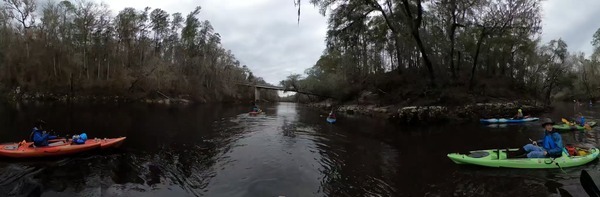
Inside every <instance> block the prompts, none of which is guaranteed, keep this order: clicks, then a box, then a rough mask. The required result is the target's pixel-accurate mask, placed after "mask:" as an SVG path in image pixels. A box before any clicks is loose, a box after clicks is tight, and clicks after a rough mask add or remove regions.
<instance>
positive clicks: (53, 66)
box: [52, 55, 57, 77]
mask: <svg viewBox="0 0 600 197" xmlns="http://www.w3.org/2000/svg"><path fill="white" fill-rule="evenodd" d="M52 68H53V70H54V77H56V76H57V74H56V55H55V56H53V57H52Z"/></svg>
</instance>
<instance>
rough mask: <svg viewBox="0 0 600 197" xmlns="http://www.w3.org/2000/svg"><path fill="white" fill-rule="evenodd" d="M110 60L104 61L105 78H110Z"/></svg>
mask: <svg viewBox="0 0 600 197" xmlns="http://www.w3.org/2000/svg"><path fill="white" fill-rule="evenodd" d="M109 76H110V60H108V61H106V80H107V81H108V79H109V78H110V77H109Z"/></svg>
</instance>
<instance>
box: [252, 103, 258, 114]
mask: <svg viewBox="0 0 600 197" xmlns="http://www.w3.org/2000/svg"><path fill="white" fill-rule="evenodd" d="M252 111H253V112H259V111H260V108H258V105H256V102H254V101H252Z"/></svg>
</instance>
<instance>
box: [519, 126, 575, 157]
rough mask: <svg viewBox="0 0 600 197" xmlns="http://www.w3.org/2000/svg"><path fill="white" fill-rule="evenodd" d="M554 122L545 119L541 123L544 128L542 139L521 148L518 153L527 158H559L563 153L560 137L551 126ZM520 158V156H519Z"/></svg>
mask: <svg viewBox="0 0 600 197" xmlns="http://www.w3.org/2000/svg"><path fill="white" fill-rule="evenodd" d="M553 125H554V122H552V120H551V119H550V118H546V119H545V120H544V122H543V123H542V127H544V129H545V130H544V138H543V139H541V140H538V141H532V143H531V144H527V145H525V146H523V148H521V149H519V151H518V152H520V153H522V154H526V155H527V158H544V157H560V156H562V152H563V148H564V145H563V142H562V137H561V136H560V134H559V133H558V132H554V130H553V128H552V126H553ZM521 157H522V156H521Z"/></svg>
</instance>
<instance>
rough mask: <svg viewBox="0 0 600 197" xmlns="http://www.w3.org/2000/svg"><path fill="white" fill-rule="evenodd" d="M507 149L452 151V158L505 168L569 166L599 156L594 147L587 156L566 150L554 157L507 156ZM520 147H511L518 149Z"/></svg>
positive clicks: (466, 162) (458, 162) (578, 164)
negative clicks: (570, 154) (468, 151)
mask: <svg viewBox="0 0 600 197" xmlns="http://www.w3.org/2000/svg"><path fill="white" fill-rule="evenodd" d="M506 150H507V149H495V150H478V151H471V152H470V153H469V154H468V155H466V154H459V153H450V154H448V158H450V159H451V160H452V161H454V163H457V164H472V165H480V166H487V167H503V168H559V167H561V168H568V167H575V166H580V165H584V164H586V163H589V162H590V161H593V160H594V159H596V158H597V157H598V152H599V151H598V149H597V148H592V149H590V150H589V151H588V154H587V155H585V156H568V155H567V153H566V151H565V153H563V155H562V156H561V157H558V158H556V159H552V158H510V159H509V158H507V157H506ZM516 150H518V149H510V150H509V151H516Z"/></svg>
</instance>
